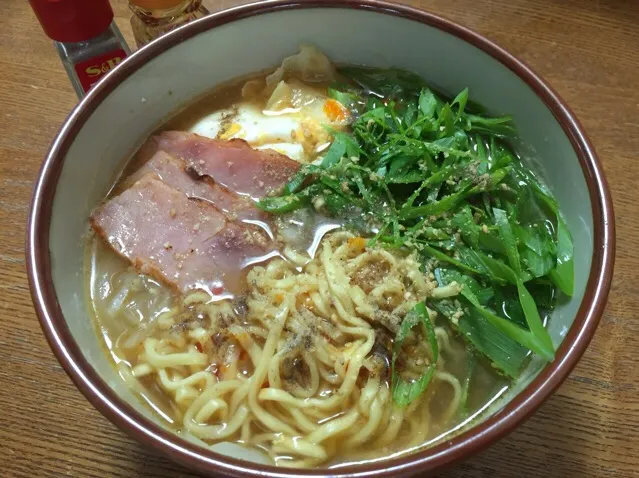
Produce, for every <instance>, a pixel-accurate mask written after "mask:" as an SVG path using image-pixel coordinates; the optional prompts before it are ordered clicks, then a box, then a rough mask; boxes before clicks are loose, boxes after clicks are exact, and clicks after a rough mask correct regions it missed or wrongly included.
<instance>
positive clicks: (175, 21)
mask: <svg viewBox="0 0 639 478" xmlns="http://www.w3.org/2000/svg"><path fill="white" fill-rule="evenodd" d="M129 7H130V8H131V10H132V11H133V14H134V15H133V17H131V27H132V29H133V36H134V37H135V41H136V43H137V45H138V46H142V45H145V44H146V43H148V42H150V41H151V40H154V39H156V38H158V37H159V36H162V35H164V34H165V33H167V32H169V31H171V30H173V29H174V28H177V27H179V26H181V25H184V24H185V23H188V22H190V21H192V20H195V19H197V18H201V17H203V16H205V15H208V14H209V12H208V10H207V9H206V8H205V7H204V6H203V5H202V0H129Z"/></svg>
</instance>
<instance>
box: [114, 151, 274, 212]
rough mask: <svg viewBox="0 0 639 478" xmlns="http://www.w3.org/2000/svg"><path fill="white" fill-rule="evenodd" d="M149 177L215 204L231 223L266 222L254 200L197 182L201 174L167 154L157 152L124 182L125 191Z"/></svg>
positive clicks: (200, 180)
mask: <svg viewBox="0 0 639 478" xmlns="http://www.w3.org/2000/svg"><path fill="white" fill-rule="evenodd" d="M148 173H154V174H155V175H157V177H158V178H159V179H160V180H162V181H163V182H164V183H166V184H167V185H169V186H171V187H172V188H174V189H177V190H178V191H181V192H183V193H184V194H186V195H187V196H189V197H193V198H200V199H203V200H206V201H209V202H211V203H213V204H214V205H215V206H216V207H217V208H218V209H220V210H222V211H223V212H224V213H225V214H226V215H227V216H228V217H229V218H230V219H240V220H245V219H248V220H253V221H262V222H264V221H265V214H264V213H263V212H262V211H260V210H259V209H257V207H256V206H255V203H254V202H253V201H252V200H251V199H249V198H246V197H243V196H240V195H238V194H235V193H232V192H230V191H228V190H226V189H225V188H223V187H222V186H220V185H219V184H216V183H214V182H213V181H212V180H210V178H208V177H204V178H198V174H197V173H194V172H192V173H191V174H189V172H188V170H187V166H186V163H185V162H184V161H183V160H181V159H178V158H175V157H173V156H171V155H170V154H168V153H166V152H164V151H157V152H156V153H155V154H153V156H152V157H151V158H150V159H149V160H148V161H147V162H146V163H145V164H144V165H143V166H142V167H141V168H140V169H139V170H137V171H136V172H135V173H134V174H133V175H132V176H131V177H129V178H128V179H127V180H126V181H125V183H124V184H123V187H128V186H130V185H131V184H133V183H134V182H135V181H137V180H138V179H140V178H141V177H143V176H144V175H146V174H148ZM193 176H195V177H193Z"/></svg>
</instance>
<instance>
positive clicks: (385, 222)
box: [259, 67, 574, 405]
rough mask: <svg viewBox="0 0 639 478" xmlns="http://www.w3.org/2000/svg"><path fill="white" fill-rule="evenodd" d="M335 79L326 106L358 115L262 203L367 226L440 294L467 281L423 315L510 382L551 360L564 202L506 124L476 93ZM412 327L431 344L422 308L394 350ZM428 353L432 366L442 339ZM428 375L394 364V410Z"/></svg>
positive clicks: (405, 78) (569, 276) (367, 72)
mask: <svg viewBox="0 0 639 478" xmlns="http://www.w3.org/2000/svg"><path fill="white" fill-rule="evenodd" d="M340 73H341V75H342V76H343V78H344V79H345V80H346V82H345V83H339V84H334V85H332V86H331V88H329V96H330V97H331V98H334V99H335V100H337V101H339V102H340V103H342V104H343V105H344V106H345V107H346V108H347V109H348V110H349V111H350V112H351V115H352V118H353V120H352V123H351V125H350V126H351V128H350V131H349V132H332V134H333V136H334V141H333V143H332V145H331V146H330V148H329V149H328V150H327V152H326V153H325V154H324V156H323V158H322V159H321V161H318V163H319V164H315V165H308V166H303V167H302V168H301V170H300V172H299V173H298V174H297V175H296V176H295V177H293V178H292V179H291V181H290V182H289V184H288V185H287V186H286V187H285V188H284V190H283V192H282V193H281V195H280V196H278V197H268V198H265V199H263V200H262V201H260V202H259V207H260V208H262V209H264V210H265V211H268V212H271V213H275V214H281V213H286V212H291V211H294V210H295V209H298V208H303V207H311V206H312V207H315V208H316V209H319V210H320V211H321V212H323V213H325V214H327V215H333V216H340V215H341V214H342V213H343V212H344V211H345V210H348V211H350V213H351V214H350V216H349V217H365V218H366V227H368V229H366V228H365V230H364V233H366V232H368V234H369V235H370V237H371V238H370V242H369V243H370V244H371V245H372V244H374V243H377V242H379V243H381V244H383V245H384V246H385V247H390V248H400V249H404V250H408V251H418V252H419V254H420V255H421V258H422V260H423V263H424V268H425V270H426V267H427V264H428V268H429V270H432V268H433V267H436V268H437V274H436V280H437V282H438V283H439V285H440V286H443V285H446V284H448V283H450V282H452V281H455V282H457V283H458V284H460V285H462V288H461V292H460V294H459V296H457V297H456V298H454V299H442V300H429V301H428V305H429V307H431V308H432V309H433V310H435V311H437V312H438V313H439V314H440V315H441V316H443V317H445V318H447V319H448V321H449V323H451V324H452V327H453V328H454V329H455V330H457V331H458V332H459V335H460V336H461V337H462V338H464V339H465V340H466V341H467V342H468V343H469V344H470V345H471V349H472V350H473V351H474V352H475V353H476V354H477V355H479V356H482V357H485V358H486V359H488V360H489V361H490V362H492V364H493V365H494V366H495V367H496V368H497V369H498V370H500V371H501V372H502V373H504V374H505V375H507V376H509V377H516V376H517V374H518V373H519V372H520V371H521V369H522V367H523V365H524V363H525V360H526V357H527V356H529V355H530V354H531V353H534V354H537V355H538V356H539V357H541V358H543V359H545V360H548V361H550V360H553V358H554V347H553V343H552V341H551V339H550V336H549V334H548V332H547V331H546V329H545V327H544V323H543V321H542V316H544V315H545V314H547V313H548V312H550V310H551V309H552V307H553V305H554V301H555V300H556V297H557V295H558V293H563V294H566V295H571V294H572V293H573V289H574V264H573V262H574V261H573V244H572V239H571V237H570V232H569V229H568V226H567V224H566V222H565V220H564V218H563V217H562V215H561V214H560V212H559V205H558V203H557V201H556V199H555V198H554V197H553V196H552V194H551V193H550V192H549V191H548V189H547V188H546V187H545V186H544V184H543V183H542V182H541V181H540V180H539V179H538V178H537V177H536V176H535V174H534V173H533V172H531V171H530V170H529V169H527V168H526V167H525V166H524V165H523V163H522V162H521V160H520V158H519V157H518V156H517V154H516V153H515V151H513V149H512V148H511V146H510V145H509V143H508V142H507V139H508V138H511V137H513V136H514V135H515V134H516V132H515V128H514V125H513V122H512V118H510V117H509V116H499V117H491V116H488V115H486V114H485V113H484V112H483V111H482V110H481V108H480V107H478V106H477V105H475V104H473V103H472V101H471V100H470V99H469V96H470V92H469V91H468V89H464V90H462V91H461V92H460V93H459V94H458V95H457V96H456V97H454V98H450V97H446V96H444V95H442V94H441V93H439V92H438V91H436V90H435V89H433V88H432V87H431V86H429V85H427V84H426V83H425V82H424V80H423V79H422V78H420V77H419V76H418V75H415V74H413V73H410V72H406V71H402V70H399V69H387V70H379V69H367V68H358V67H348V68H343V69H341V70H340ZM361 224H362V223H359V224H358V226H357V227H360V232H361ZM353 227H356V226H355V225H354V226H353ZM373 232H376V234H373ZM418 323H423V324H424V326H425V327H426V331H427V335H428V337H429V341H431V342H432V340H431V339H432V337H434V332H433V331H432V330H430V329H429V328H428V326H430V328H431V329H432V324H431V322H430V320H429V319H428V315H427V313H426V308H425V306H424V305H423V304H421V305H420V306H419V307H416V308H415V309H413V310H412V311H411V312H410V313H409V314H408V315H407V316H406V318H405V319H404V322H403V323H402V326H401V329H400V331H399V333H398V334H397V337H395V351H398V350H399V348H401V345H402V343H403V342H404V339H405V338H406V334H408V333H409V331H410V330H412V328H413V327H414V326H415V325H417V324H418ZM426 323H428V326H426ZM429 330H430V332H429ZM431 336H432V337H431ZM431 350H432V352H431V355H433V356H434V357H436V356H437V354H438V351H437V348H436V341H435V344H434V346H433V344H432V343H431ZM395 359H396V353H395V352H394V354H393V364H395ZM435 361H436V358H435ZM435 361H433V362H432V363H435ZM393 367H394V365H393ZM433 373H434V369H432V370H430V369H429V370H426V371H425V372H424V374H423V375H422V376H421V377H420V378H419V379H418V380H416V381H414V382H410V383H406V382H403V381H402V380H401V378H399V376H398V375H397V374H396V371H395V370H394V368H393V396H394V398H395V401H396V403H398V404H400V405H406V404H407V403H409V402H410V401H411V400H413V399H414V398H415V397H416V396H418V395H419V394H421V393H422V392H423V390H424V389H425V388H426V387H427V385H428V383H429V382H430V380H431V378H432V374H433ZM469 380H470V379H469Z"/></svg>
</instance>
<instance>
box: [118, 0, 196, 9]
mask: <svg viewBox="0 0 639 478" xmlns="http://www.w3.org/2000/svg"><path fill="white" fill-rule="evenodd" d="M129 2H130V3H131V4H132V5H135V6H136V7H140V8H144V9H145V10H166V9H169V8H174V7H177V6H178V5H179V4H180V3H183V2H184V0H129Z"/></svg>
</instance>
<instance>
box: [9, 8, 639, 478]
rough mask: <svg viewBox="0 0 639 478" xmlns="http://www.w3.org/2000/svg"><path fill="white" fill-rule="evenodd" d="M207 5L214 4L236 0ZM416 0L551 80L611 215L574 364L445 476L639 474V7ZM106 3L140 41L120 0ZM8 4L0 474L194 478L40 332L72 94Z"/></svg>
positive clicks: (36, 35) (39, 37)
mask: <svg viewBox="0 0 639 478" xmlns="http://www.w3.org/2000/svg"><path fill="white" fill-rule="evenodd" d="M207 3H208V6H209V7H210V8H211V10H217V9H221V8H225V7H229V6H232V5H237V4H239V3H240V2H235V1H219V0H211V1H209V2H207ZM411 3H412V4H413V5H415V6H417V7H421V8H424V9H427V10H429V11H431V12H434V13H437V14H439V15H442V16H444V17H447V18H450V19H453V20H455V21H458V22H459V23H461V24H463V25H466V26H468V27H470V28H472V29H475V30H477V31H479V32H480V33H483V34H485V35H486V36H488V37H489V38H490V39H492V40H494V41H496V42H497V43H499V44H500V45H502V46H504V47H505V48H506V49H508V50H510V51H511V52H512V53H514V54H515V55H517V56H519V57H520V58H522V59H523V60H524V61H526V62H528V63H529V64H530V65H531V66H532V67H533V68H534V69H535V70H536V71H537V72H538V73H540V74H541V75H542V76H543V77H545V78H546V79H547V80H548V81H549V82H550V83H551V84H552V85H553V87H555V88H556V89H557V90H558V92H559V93H560V95H561V96H563V98H564V99H565V100H566V101H567V102H568V103H569V104H570V105H571V107H572V108H573V110H574V112H575V113H576V114H577V116H578V118H579V119H580V120H581V121H582V123H583V124H584V126H585V128H586V130H587V131H588V132H589V133H590V135H591V139H592V141H593V143H594V145H595V147H596V148H597V150H598V152H599V154H600V157H601V159H602V161H603V163H604V168H605V171H606V174H607V178H608V180H609V182H610V185H611V187H612V194H613V199H614V204H615V209H616V215H617V224H618V227H617V237H618V246H617V247H618V248H617V265H616V274H615V280H614V283H613V287H612V291H611V294H610V301H609V305H608V308H607V310H606V313H605V316H604V317H603V319H602V321H601V324H600V326H599V329H598V331H597V334H596V336H595V338H594V340H593V342H592V344H591V346H590V348H589V349H588V351H587V352H586V354H585V356H584V358H583V360H582V361H581V362H580V364H579V365H578V366H577V368H576V370H575V371H574V372H573V374H572V375H571V376H570V377H569V378H568V380H567V381H566V383H565V384H564V385H563V386H562V387H561V388H560V389H559V391H558V392H557V393H556V394H555V395H554V396H553V397H552V398H551V399H550V400H549V401H548V402H547V403H546V404H545V405H544V406H543V407H542V408H541V409H540V410H539V411H538V412H537V413H536V414H535V415H534V416H533V417H532V418H530V419H529V420H528V421H527V422H526V423H525V424H524V425H523V426H521V427H520V428H519V429H518V430H517V431H515V432H514V433H513V434H511V435H510V436H509V437H507V438H505V439H503V440H502V441H501V442H499V443H497V444H496V445H494V446H493V447H492V448H490V449H489V450H487V451H485V452H484V453H482V454H480V455H478V456H476V457H473V458H471V459H469V460H468V461H466V462H465V463H462V464H460V465H458V466H456V467H454V468H452V469H450V470H449V471H447V472H445V473H443V474H442V475H441V476H443V477H446V478H453V477H456V478H459V477H470V478H474V477H484V476H486V477H500V478H502V477H503V478H505V477H520V476H526V477H553V478H554V477H557V478H560V477H573V476H574V477H633V476H639V371H638V367H637V365H636V360H637V359H636V357H637V346H636V343H637V342H636V338H637V337H638V336H639V320H637V311H639V258H638V256H637V255H636V249H635V248H634V247H635V246H634V245H635V243H636V238H637V237H639V200H638V199H637V193H638V190H639V157H638V156H639V115H638V113H639V2H637V1H636V0H492V1H491V0H484V1H478V0H455V1H450V0H421V1H419V0H415V1H413V2H411ZM9 4H10V5H9ZM113 4H114V8H115V10H116V15H117V21H118V24H119V25H120V27H121V28H122V30H123V31H124V33H125V36H126V37H127V39H128V40H131V36H130V28H129V23H128V18H129V13H128V10H127V8H126V4H125V1H124V0H115V1H114V2H113ZM1 11H2V15H0V277H1V280H0V357H1V359H2V364H1V366H0V470H1V471H0V475H2V476H7V477H59V476H72V477H138V476H139V477H142V476H144V477H153V478H156V477H157V478H161V477H166V478H169V477H171V478H174V477H190V476H194V475H192V474H190V473H189V472H188V471H186V470H184V469H182V468H180V467H179V466H177V465H175V464H173V463H170V462H168V461H167V460H166V459H164V458H163V457H162V456H159V455H158V454H156V453H155V452H153V451H151V450H148V449H145V448H144V447H142V446H140V445H139V444H137V443H136V442H134V441H132V440H131V439H129V438H128V437H127V436H125V435H124V434H123V433H121V432H120V431H119V430H118V429H116V428H115V427H114V426H113V425H112V424H111V423H110V422H108V421H107V420H106V419H105V418H103V417H102V415H101V414H100V413H98V412H97V411H96V410H95V409H93V408H92V407H91V406H90V405H89V404H88V402H87V401H86V400H85V399H84V398H83V396H82V395H81V394H80V392H79V391H78V390H77V389H76V388H75V387H74V386H73V384H72V383H71V381H70V380H69V378H68V377H67V376H66V374H65V373H64V372H63V370H62V369H61V367H60V366H59V365H58V363H57V361H56V360H55V358H54V356H53V354H52V353H51V351H50V349H49V347H48V345H47V343H46V341H45V339H44V337H43V335H42V332H41V330H40V327H39V325H38V322H37V319H36V317H35V313H34V311H33V307H32V304H31V299H30V297H29V292H28V287H27V277H26V272H25V262H24V255H23V250H24V229H25V222H26V216H27V210H28V204H29V199H30V194H31V187H32V184H33V181H34V179H35V177H36V174H37V171H38V168H39V166H40V163H41V160H42V158H43V155H44V154H45V151H46V149H47V147H48V145H49V142H50V141H51V139H52V138H53V136H54V134H55V132H56V131H57V129H58V128H59V126H60V124H61V122H62V121H63V120H64V118H65V116H66V115H67V114H68V112H69V111H70V110H71V108H72V107H73V105H74V104H75V102H76V98H75V95H74V93H73V91H72V89H71V86H70V84H69V82H68V80H67V77H66V75H65V73H64V70H63V68H62V66H61V64H60V62H59V60H58V58H57V56H56V54H55V52H54V49H53V46H52V45H51V42H50V41H49V40H48V39H47V38H46V37H45V36H44V35H43V34H42V32H41V30H40V27H39V25H38V23H37V22H36V20H35V17H34V16H33V13H32V12H31V10H30V9H29V4H28V2H26V1H16V0H13V1H11V2H10V1H9V0H3V2H2V10H1ZM130 44H132V42H130ZM633 251H635V252H633Z"/></svg>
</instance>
